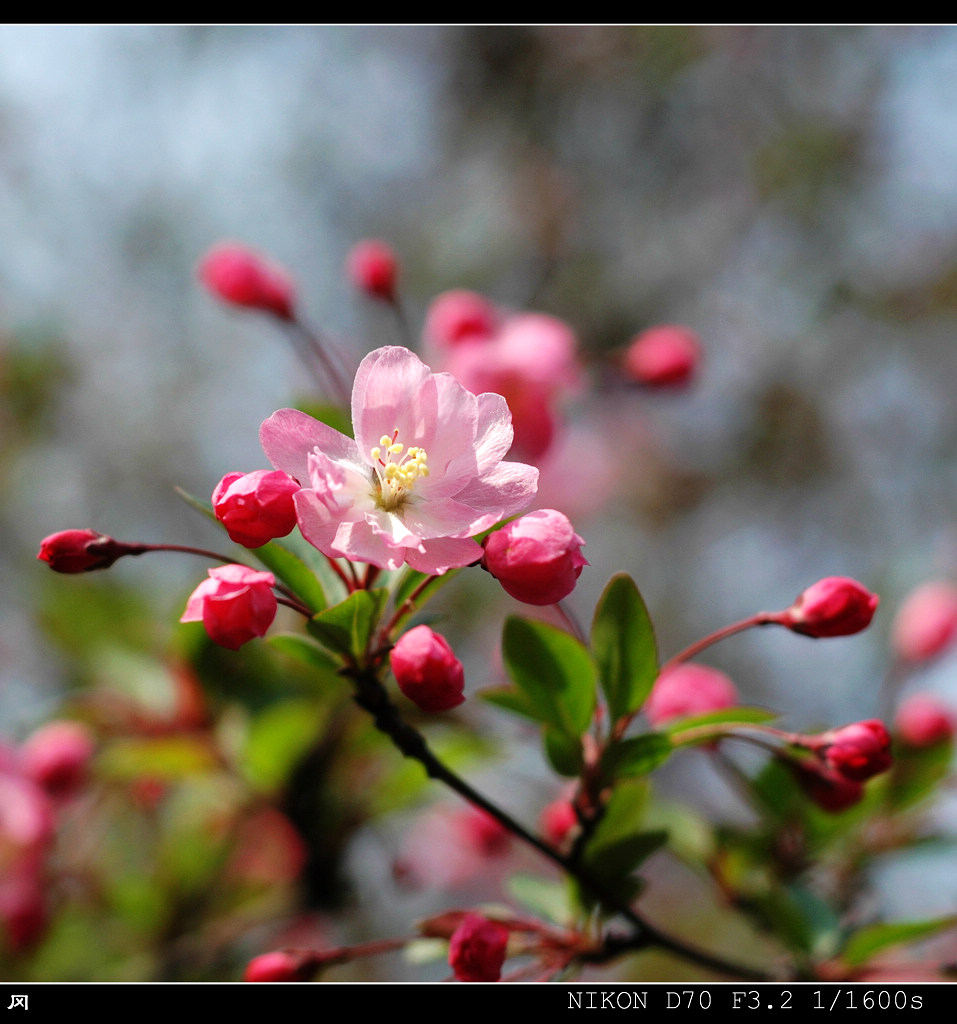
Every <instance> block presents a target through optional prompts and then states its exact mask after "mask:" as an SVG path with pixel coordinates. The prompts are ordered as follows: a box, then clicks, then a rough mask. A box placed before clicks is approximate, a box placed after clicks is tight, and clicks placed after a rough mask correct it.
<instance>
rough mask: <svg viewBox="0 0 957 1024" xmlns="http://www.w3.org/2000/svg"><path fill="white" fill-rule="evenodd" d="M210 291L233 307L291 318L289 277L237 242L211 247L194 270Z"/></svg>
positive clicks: (279, 268) (291, 303) (292, 294)
mask: <svg viewBox="0 0 957 1024" xmlns="http://www.w3.org/2000/svg"><path fill="white" fill-rule="evenodd" d="M197 274H198V275H199V279H200V281H202V283H203V284H204V285H205V286H206V288H207V289H208V290H209V292H210V293H211V294H213V295H215V296H216V297H217V298H218V299H221V300H222V301H223V302H227V303H229V304H230V305H232V306H245V307H247V308H249V309H258V310H260V311H262V312H263V313H272V314H274V315H275V316H278V317H279V318H280V319H282V320H292V319H293V318H294V312H293V306H294V303H295V299H296V295H295V288H294V287H293V284H292V281H291V280H290V278H289V276H288V274H287V273H286V271H285V270H283V269H282V268H281V267H277V266H276V265H275V264H273V263H272V262H270V261H269V260H268V259H267V258H266V257H264V256H262V255H260V254H259V253H258V252H255V251H254V250H252V249H249V248H247V247H246V246H245V245H240V244H239V243H238V242H220V243H219V244H218V245H215V246H213V248H212V249H210V250H209V252H208V253H206V255H205V256H204V257H203V259H202V260H201V261H200V264H199V267H198V268H197Z"/></svg>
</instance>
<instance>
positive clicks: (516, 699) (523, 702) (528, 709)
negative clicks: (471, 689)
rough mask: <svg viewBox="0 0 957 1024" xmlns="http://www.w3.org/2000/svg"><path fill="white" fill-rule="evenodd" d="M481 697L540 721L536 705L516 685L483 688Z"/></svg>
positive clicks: (517, 713) (490, 702) (534, 720)
mask: <svg viewBox="0 0 957 1024" xmlns="http://www.w3.org/2000/svg"><path fill="white" fill-rule="evenodd" d="M479 697H481V698H482V700H485V701H488V703H489V704H495V705H496V706H497V707H500V708H505V710H506V711H511V712H512V714H515V715H521V716H522V717H523V718H530V719H531V720H532V721H533V722H540V721H541V719H540V718H539V716H538V714H537V713H536V710H535V706H534V705H533V704H532V703H531V702H530V701H529V699H528V698H527V697H526V696H525V694H524V692H523V691H522V690H520V689H518V687H516V686H495V687H491V688H489V689H487V690H481V691H480V692H479Z"/></svg>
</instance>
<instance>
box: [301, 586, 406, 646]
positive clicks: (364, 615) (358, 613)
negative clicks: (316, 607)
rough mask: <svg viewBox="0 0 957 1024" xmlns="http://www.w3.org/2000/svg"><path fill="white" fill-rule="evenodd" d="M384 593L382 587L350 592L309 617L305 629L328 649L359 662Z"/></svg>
mask: <svg viewBox="0 0 957 1024" xmlns="http://www.w3.org/2000/svg"><path fill="white" fill-rule="evenodd" d="M388 596H389V595H388V591H385V590H356V591H353V593H351V594H350V595H349V596H348V597H347V598H346V599H345V600H344V601H340V602H339V604H337V605H333V606H332V607H331V608H327V609H326V610H325V611H322V612H320V613H319V614H318V615H316V616H314V617H313V618H311V619H310V620H309V622H308V623H307V625H306V628H307V629H308V630H309V632H310V633H312V635H313V636H314V637H316V639H317V640H319V642H320V643H323V644H325V645H326V646H327V647H328V648H329V649H330V650H333V651H335V652H336V653H337V654H342V655H345V656H346V657H347V658H350V659H351V660H353V661H356V662H359V663H361V662H362V661H363V660H364V658H365V654H366V648H367V647H368V645H369V641H370V639H371V638H372V633H373V631H374V630H375V628H376V626H377V625H378V624H379V619H380V617H381V615H382V609H383V608H384V607H385V602H386V599H387V598H388Z"/></svg>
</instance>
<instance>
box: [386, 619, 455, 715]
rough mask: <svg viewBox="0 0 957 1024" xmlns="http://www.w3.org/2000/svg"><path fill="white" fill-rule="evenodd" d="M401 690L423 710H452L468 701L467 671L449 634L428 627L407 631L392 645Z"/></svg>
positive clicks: (393, 661)
mask: <svg viewBox="0 0 957 1024" xmlns="http://www.w3.org/2000/svg"><path fill="white" fill-rule="evenodd" d="M391 661H392V673H393V675H394V676H395V680H396V682H397V683H398V684H399V689H400V690H401V691H402V692H403V693H404V694H405V695H406V697H408V698H409V700H410V701H412V703H413V704H416V705H417V706H418V707H420V708H421V709H422V710H423V711H448V710H450V709H451V708H454V707H458V705H459V704H461V703H462V702H463V701H464V700H465V692H464V691H465V672H464V670H463V668H462V662H460V661H459V659H458V658H456V656H455V655H454V654H453V653H452V648H451V647H449V644H448V641H447V640H446V639H445V637H442V636H439V634H438V633H433V632H432V630H431V629H429V627H428V626H416V627H415V628H414V629H410V630H409V631H408V633H403V634H402V636H400V637H399V639H398V640H397V641H396V645H395V647H393V648H392V655H391Z"/></svg>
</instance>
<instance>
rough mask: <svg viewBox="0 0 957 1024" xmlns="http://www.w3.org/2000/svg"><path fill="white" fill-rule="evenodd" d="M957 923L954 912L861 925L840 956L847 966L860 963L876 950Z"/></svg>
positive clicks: (934, 933) (941, 930)
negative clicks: (863, 926) (944, 914)
mask: <svg viewBox="0 0 957 1024" xmlns="http://www.w3.org/2000/svg"><path fill="white" fill-rule="evenodd" d="M954 927H957V916H955V915H953V914H951V915H949V916H947V917H938V918H934V919H932V920H930V921H898V922H895V923H892V924H874V925H869V926H868V927H867V928H860V929H859V930H858V931H856V932H855V933H854V934H853V935H852V936H851V937H850V939H849V940H848V942H847V945H845V947H844V949H843V951H842V956H843V958H844V960H845V961H846V963H847V964H848V965H849V966H850V967H861V966H862V965H864V964H866V963H867V962H868V960H870V959H871V957H873V956H874V955H875V954H877V953H882V952H883V951H884V950H885V949H889V948H890V947H892V946H902V945H905V944H906V943H908V942H917V941H918V940H919V939H927V938H930V936H932V935H937V934H939V933H940V932H945V931H947V930H948V929H950V928H954Z"/></svg>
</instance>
